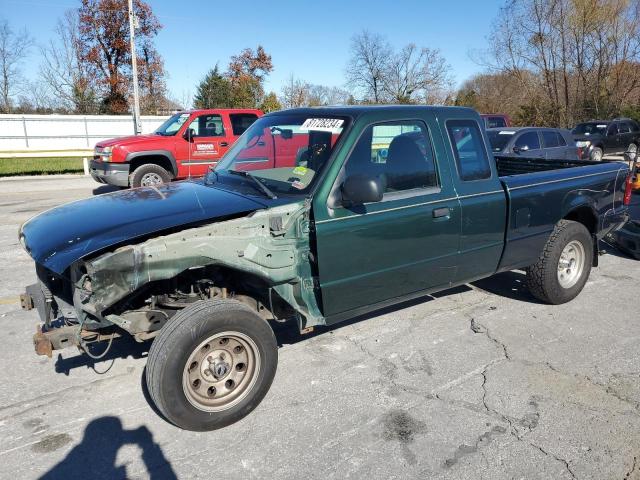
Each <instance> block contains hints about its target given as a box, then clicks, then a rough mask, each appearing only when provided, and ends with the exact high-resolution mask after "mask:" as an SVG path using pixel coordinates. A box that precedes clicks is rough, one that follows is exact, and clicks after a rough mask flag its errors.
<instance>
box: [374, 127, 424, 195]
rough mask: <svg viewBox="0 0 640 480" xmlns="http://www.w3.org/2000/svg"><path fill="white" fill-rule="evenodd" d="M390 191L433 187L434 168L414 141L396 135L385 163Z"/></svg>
mask: <svg viewBox="0 0 640 480" xmlns="http://www.w3.org/2000/svg"><path fill="white" fill-rule="evenodd" d="M385 170H386V174H387V186H388V188H389V189H390V190H395V191H399V190H409V189H412V188H424V187H427V186H432V185H435V167H434V166H433V162H428V161H427V159H426V158H425V155H424V154H423V153H422V152H421V151H420V147H418V145H417V144H416V142H415V140H414V139H412V138H411V137H410V136H408V135H398V136H397V137H396V138H394V139H393V140H392V141H391V144H390V145H389V153H388V155H387V163H386V169H385Z"/></svg>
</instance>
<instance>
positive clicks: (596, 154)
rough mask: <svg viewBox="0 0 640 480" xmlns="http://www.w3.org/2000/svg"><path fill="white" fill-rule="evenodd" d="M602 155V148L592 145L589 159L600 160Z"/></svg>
mask: <svg viewBox="0 0 640 480" xmlns="http://www.w3.org/2000/svg"><path fill="white" fill-rule="evenodd" d="M603 155H604V152H603V151H602V148H600V147H593V148H592V149H591V153H590V154H589V159H590V160H593V161H594V162H601V161H602V157H603Z"/></svg>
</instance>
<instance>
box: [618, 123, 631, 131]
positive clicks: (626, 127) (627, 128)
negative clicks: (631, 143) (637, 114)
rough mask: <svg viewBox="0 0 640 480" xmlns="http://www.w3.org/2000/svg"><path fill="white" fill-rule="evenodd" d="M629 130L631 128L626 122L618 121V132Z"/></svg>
mask: <svg viewBox="0 0 640 480" xmlns="http://www.w3.org/2000/svg"><path fill="white" fill-rule="evenodd" d="M630 131H631V128H630V125H629V123H628V122H621V123H620V133H629V132H630Z"/></svg>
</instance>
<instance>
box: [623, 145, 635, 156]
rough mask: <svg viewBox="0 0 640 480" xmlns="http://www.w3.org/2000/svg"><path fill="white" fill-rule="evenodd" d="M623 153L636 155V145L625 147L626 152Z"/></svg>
mask: <svg viewBox="0 0 640 480" xmlns="http://www.w3.org/2000/svg"><path fill="white" fill-rule="evenodd" d="M624 153H634V154H636V155H637V154H638V145H637V144H635V143H633V142H632V143H630V144H629V146H628V147H627V150H626V151H625V152H624Z"/></svg>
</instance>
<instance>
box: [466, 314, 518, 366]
mask: <svg viewBox="0 0 640 480" xmlns="http://www.w3.org/2000/svg"><path fill="white" fill-rule="evenodd" d="M469 323H470V325H469V327H470V328H471V331H472V332H473V333H482V334H484V335H485V336H486V337H487V338H488V339H489V340H491V341H492V342H493V343H494V344H495V345H496V346H497V347H498V348H499V349H500V350H502V353H503V354H504V358H505V359H507V360H511V356H510V355H509V350H508V349H507V345H506V344H505V343H503V342H501V341H500V340H499V339H498V338H496V337H494V336H493V335H492V334H491V331H490V330H489V329H488V328H487V327H486V326H484V325H483V324H481V323H480V322H478V321H477V320H476V319H475V318H471V320H470V322H469Z"/></svg>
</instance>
